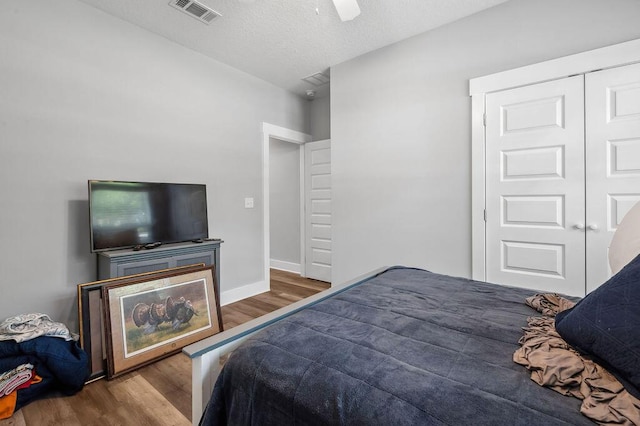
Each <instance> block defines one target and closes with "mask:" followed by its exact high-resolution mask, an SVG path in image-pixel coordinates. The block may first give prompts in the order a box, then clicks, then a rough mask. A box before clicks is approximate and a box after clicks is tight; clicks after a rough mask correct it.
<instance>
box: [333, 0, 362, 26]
mask: <svg viewBox="0 0 640 426" xmlns="http://www.w3.org/2000/svg"><path fill="white" fill-rule="evenodd" d="M333 5H334V6H335V7H336V10H337V11H338V15H339V16H340V19H341V20H342V21H351V20H352V19H353V18H355V17H356V16H358V15H360V6H358V2H357V1H356V0H333Z"/></svg>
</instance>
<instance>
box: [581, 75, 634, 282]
mask: <svg viewBox="0 0 640 426" xmlns="http://www.w3.org/2000/svg"><path fill="white" fill-rule="evenodd" d="M585 101H586V111H585V117H586V171H587V173H586V191H587V193H586V201H587V212H586V224H587V226H588V228H587V291H591V290H593V289H595V288H597V287H598V286H599V285H600V284H602V283H603V282H604V281H605V280H606V279H607V278H608V277H609V276H610V270H609V265H608V261H607V256H608V247H609V244H610V242H611V238H612V236H613V233H614V232H615V230H616V229H617V226H618V224H619V223H620V221H621V220H622V218H623V217H624V215H625V214H626V213H627V211H629V209H630V208H631V207H632V206H633V205H634V204H635V203H636V202H639V201H640V64H636V65H628V66H625V67H619V68H612V69H608V70H604V71H598V72H593V73H590V74H587V75H586V81H585ZM589 227H591V228H594V229H590V228H589Z"/></svg>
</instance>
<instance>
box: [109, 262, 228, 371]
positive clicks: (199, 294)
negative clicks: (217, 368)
mask: <svg viewBox="0 0 640 426" xmlns="http://www.w3.org/2000/svg"><path fill="white" fill-rule="evenodd" d="M215 279H216V274H215V267H214V266H205V267H201V268H195V269H193V270H189V271H167V272H165V273H161V274H154V275H151V276H143V277H130V278H129V279H123V280H120V281H118V282H114V283H107V284H105V285H104V286H103V287H102V306H103V311H104V322H105V326H106V328H105V331H106V333H105V336H106V339H105V341H106V348H107V351H106V352H107V379H112V378H115V377H117V376H119V375H121V374H124V373H127V372H129V371H132V370H135V369H137V368H139V367H142V366H144V365H147V364H150V363H152V362H154V361H157V360H159V359H161V358H164V357H167V356H169V355H172V354H174V353H177V352H179V351H180V350H181V349H182V348H183V347H184V346H186V345H190V344H191V343H194V342H197V341H199V340H201V339H204V338H206V337H209V336H212V335H214V334H217V333H219V332H221V331H223V326H222V315H221V313H220V297H219V295H218V294H217V291H216V288H217V286H216V283H215Z"/></svg>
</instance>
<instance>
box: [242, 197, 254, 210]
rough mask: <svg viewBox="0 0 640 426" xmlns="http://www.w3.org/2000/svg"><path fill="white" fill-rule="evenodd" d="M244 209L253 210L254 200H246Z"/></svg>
mask: <svg viewBox="0 0 640 426" xmlns="http://www.w3.org/2000/svg"><path fill="white" fill-rule="evenodd" d="M244 208H245V209H252V208H253V198H251V197H249V198H245V199H244Z"/></svg>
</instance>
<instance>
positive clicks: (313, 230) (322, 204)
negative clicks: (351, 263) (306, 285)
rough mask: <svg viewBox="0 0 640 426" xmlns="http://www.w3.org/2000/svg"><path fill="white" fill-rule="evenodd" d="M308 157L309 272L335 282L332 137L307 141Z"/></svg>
mask: <svg viewBox="0 0 640 426" xmlns="http://www.w3.org/2000/svg"><path fill="white" fill-rule="evenodd" d="M304 156H305V186H306V188H305V222H306V223H305V225H306V226H305V244H306V250H305V252H306V259H305V271H306V276H307V277H308V278H313V279H316V280H320V281H326V282H331V140H329V139H327V140H323V141H317V142H307V143H306V144H305V145H304Z"/></svg>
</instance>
